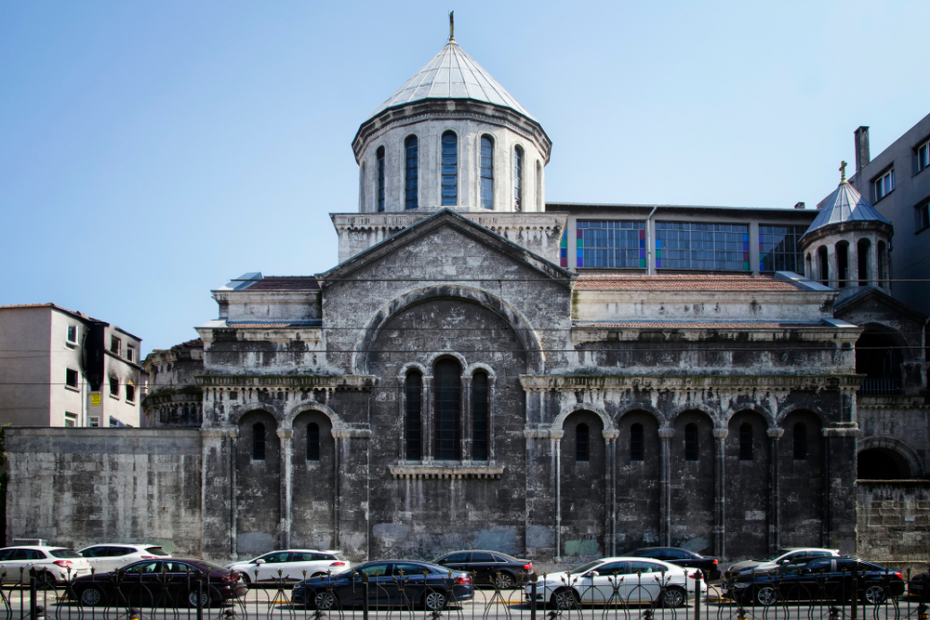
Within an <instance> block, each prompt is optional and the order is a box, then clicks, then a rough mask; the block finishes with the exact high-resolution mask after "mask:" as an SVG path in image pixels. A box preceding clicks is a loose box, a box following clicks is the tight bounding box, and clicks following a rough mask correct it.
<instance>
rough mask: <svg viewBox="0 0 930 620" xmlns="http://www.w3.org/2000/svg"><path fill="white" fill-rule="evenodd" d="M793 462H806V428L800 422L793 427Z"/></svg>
mask: <svg viewBox="0 0 930 620" xmlns="http://www.w3.org/2000/svg"><path fill="white" fill-rule="evenodd" d="M794 460H795V461H806V460H807V426H805V425H804V424H803V423H802V422H798V423H797V424H795V425H794Z"/></svg>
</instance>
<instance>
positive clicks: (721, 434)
mask: <svg viewBox="0 0 930 620" xmlns="http://www.w3.org/2000/svg"><path fill="white" fill-rule="evenodd" d="M728 433H729V431H728V430H727V429H726V428H715V429H714V430H713V435H714V555H716V556H718V557H721V558H725V557H727V549H726V547H727V545H726V535H727V527H726V522H727V498H726V488H727V485H726V481H727V480H726V471H727V444H726V440H727V434H728Z"/></svg>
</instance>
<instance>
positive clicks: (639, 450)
mask: <svg viewBox="0 0 930 620" xmlns="http://www.w3.org/2000/svg"><path fill="white" fill-rule="evenodd" d="M643 456H644V449H643V425H642V424H638V423H637V424H634V425H633V426H631V427H630V460H631V461H642V460H643Z"/></svg>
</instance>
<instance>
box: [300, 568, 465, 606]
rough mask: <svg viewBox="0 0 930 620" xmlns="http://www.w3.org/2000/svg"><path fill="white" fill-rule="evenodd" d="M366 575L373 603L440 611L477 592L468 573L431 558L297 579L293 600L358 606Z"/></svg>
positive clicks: (317, 603) (311, 603)
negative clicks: (440, 563) (423, 560)
mask: <svg viewBox="0 0 930 620" xmlns="http://www.w3.org/2000/svg"><path fill="white" fill-rule="evenodd" d="M365 578H367V580H368V604H369V605H370V606H372V607H396V606H402V607H406V608H408V609H409V608H412V607H414V606H417V607H423V608H425V609H426V610H428V611H439V610H441V609H445V608H446V607H447V606H448V605H450V604H453V603H459V602H462V601H469V600H471V599H472V598H474V596H475V584H474V583H473V582H472V577H471V575H470V574H469V573H466V572H461V571H450V570H449V569H448V568H446V567H444V566H439V565H437V564H431V563H429V562H417V561H414V560H386V561H381V562H367V563H365V564H361V565H359V566H356V567H355V568H354V569H352V570H350V571H345V572H343V573H338V574H336V575H327V576H324V577H314V578H312V579H305V580H303V581H301V582H298V583H297V585H295V586H294V592H293V594H292V596H291V601H292V602H293V603H294V604H295V605H304V606H306V607H310V608H312V609H319V610H327V609H341V608H344V607H357V606H360V605H362V604H363V603H364V593H365V585H364V579H365Z"/></svg>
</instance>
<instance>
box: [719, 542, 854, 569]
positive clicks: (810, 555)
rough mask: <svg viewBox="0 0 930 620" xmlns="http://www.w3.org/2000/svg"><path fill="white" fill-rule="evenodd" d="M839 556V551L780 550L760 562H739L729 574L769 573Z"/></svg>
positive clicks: (794, 548)
mask: <svg viewBox="0 0 930 620" xmlns="http://www.w3.org/2000/svg"><path fill="white" fill-rule="evenodd" d="M839 554H840V550H839V549H821V548H817V547H785V548H784V549H779V550H778V551H776V552H775V553H770V554H768V555H767V556H764V557H762V558H759V559H758V560H744V561H742V562H737V563H736V564H734V565H732V566H731V567H730V568H728V569H727V572H728V573H741V572H743V571H751V570H755V571H756V572H759V571H768V570H772V569H773V568H778V567H779V566H781V565H783V564H798V563H801V562H805V561H807V560H812V559H814V558H820V557H823V556H826V555H832V556H838V555H839Z"/></svg>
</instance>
